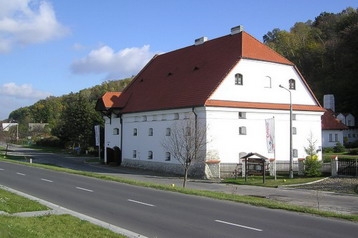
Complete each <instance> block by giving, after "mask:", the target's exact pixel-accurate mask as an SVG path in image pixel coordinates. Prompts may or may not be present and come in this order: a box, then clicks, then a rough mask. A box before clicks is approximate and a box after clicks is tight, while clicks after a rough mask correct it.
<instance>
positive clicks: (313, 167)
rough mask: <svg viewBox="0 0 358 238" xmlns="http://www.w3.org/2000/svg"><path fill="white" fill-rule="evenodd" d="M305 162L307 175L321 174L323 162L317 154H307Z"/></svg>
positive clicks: (315, 175) (316, 175)
mask: <svg viewBox="0 0 358 238" xmlns="http://www.w3.org/2000/svg"><path fill="white" fill-rule="evenodd" d="M304 164H305V172H304V173H305V176H307V177H318V176H321V174H322V171H321V168H322V162H321V161H319V160H318V156H317V155H313V156H307V157H306V160H305V162H304Z"/></svg>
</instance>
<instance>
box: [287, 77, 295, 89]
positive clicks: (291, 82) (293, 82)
mask: <svg viewBox="0 0 358 238" xmlns="http://www.w3.org/2000/svg"><path fill="white" fill-rule="evenodd" d="M288 85H289V89H291V90H295V89H296V81H295V80H294V79H290V80H289V81H288Z"/></svg>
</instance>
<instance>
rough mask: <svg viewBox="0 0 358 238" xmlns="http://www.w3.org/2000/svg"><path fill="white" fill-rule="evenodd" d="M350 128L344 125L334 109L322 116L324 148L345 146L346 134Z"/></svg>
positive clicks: (328, 110)
mask: <svg viewBox="0 0 358 238" xmlns="http://www.w3.org/2000/svg"><path fill="white" fill-rule="evenodd" d="M346 130H348V127H347V126H346V125H344V124H343V123H342V122H341V121H340V120H339V119H338V118H336V116H335V113H334V111H333V110H332V109H327V111H326V112H325V113H324V114H323V115H322V147H323V148H326V147H334V146H336V145H337V143H340V144H341V145H343V144H344V132H345V131H346Z"/></svg>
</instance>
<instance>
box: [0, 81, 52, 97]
mask: <svg viewBox="0 0 358 238" xmlns="http://www.w3.org/2000/svg"><path fill="white" fill-rule="evenodd" d="M0 94H1V95H2V97H14V98H21V99H41V98H46V97H48V96H50V93H47V92H42V91H38V90H35V89H33V88H32V86H31V85H30V84H22V85H16V84H15V83H5V84H3V85H0Z"/></svg>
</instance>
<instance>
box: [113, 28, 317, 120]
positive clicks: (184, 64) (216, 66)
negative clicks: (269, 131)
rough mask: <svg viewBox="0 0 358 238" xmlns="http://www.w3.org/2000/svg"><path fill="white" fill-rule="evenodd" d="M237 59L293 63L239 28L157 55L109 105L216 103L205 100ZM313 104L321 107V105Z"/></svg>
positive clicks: (131, 108)
mask: <svg viewBox="0 0 358 238" xmlns="http://www.w3.org/2000/svg"><path fill="white" fill-rule="evenodd" d="M240 59H254V60H260V61H267V62H275V63H280V64H286V65H292V66H294V64H293V63H292V62H291V61H289V60H287V59H286V58H284V57H283V56H281V55H280V54H278V53H277V52H275V51H274V50H272V49H271V48H269V47H268V46H266V45H265V44H263V43H261V42H260V41H258V40H257V39H255V38H254V37H252V36H251V35H249V34H247V33H246V32H243V31H242V32H240V33H237V34H233V35H226V36H223V37H220V38H216V39H213V40H209V41H205V42H204V43H202V44H199V45H192V46H188V47H185V48H182V49H178V50H175V51H172V52H169V53H165V54H161V55H156V56H155V57H153V58H152V60H151V61H150V62H149V63H148V64H147V65H146V66H145V67H144V68H143V69H142V70H141V71H140V72H139V74H138V75H137V76H136V77H135V78H134V79H133V80H132V82H131V83H130V84H129V85H128V86H127V87H126V88H125V90H124V91H123V92H122V94H121V95H120V97H117V98H113V99H114V101H113V105H112V106H113V107H116V108H121V111H122V113H131V112H143V111H154V110H165V109H174V108H186V107H197V106H210V105H212V104H213V103H218V101H216V102H213V101H209V100H208V99H209V98H210V96H211V94H212V93H213V92H214V91H215V89H216V88H217V87H218V86H219V84H220V83H221V82H222V80H223V79H224V78H225V77H226V76H227V74H228V73H229V72H230V71H231V70H232V68H233V67H234V66H235V65H236V64H237V63H238V62H239V61H240ZM311 93H312V92H311ZM312 95H313V94H312ZM313 97H314V95H313ZM316 101H317V100H316ZM317 105H319V103H318V101H317ZM271 106H272V107H274V106H273V105H271ZM314 107H315V110H318V108H319V109H320V110H322V108H321V107H320V106H314ZM276 109H277V108H276Z"/></svg>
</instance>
